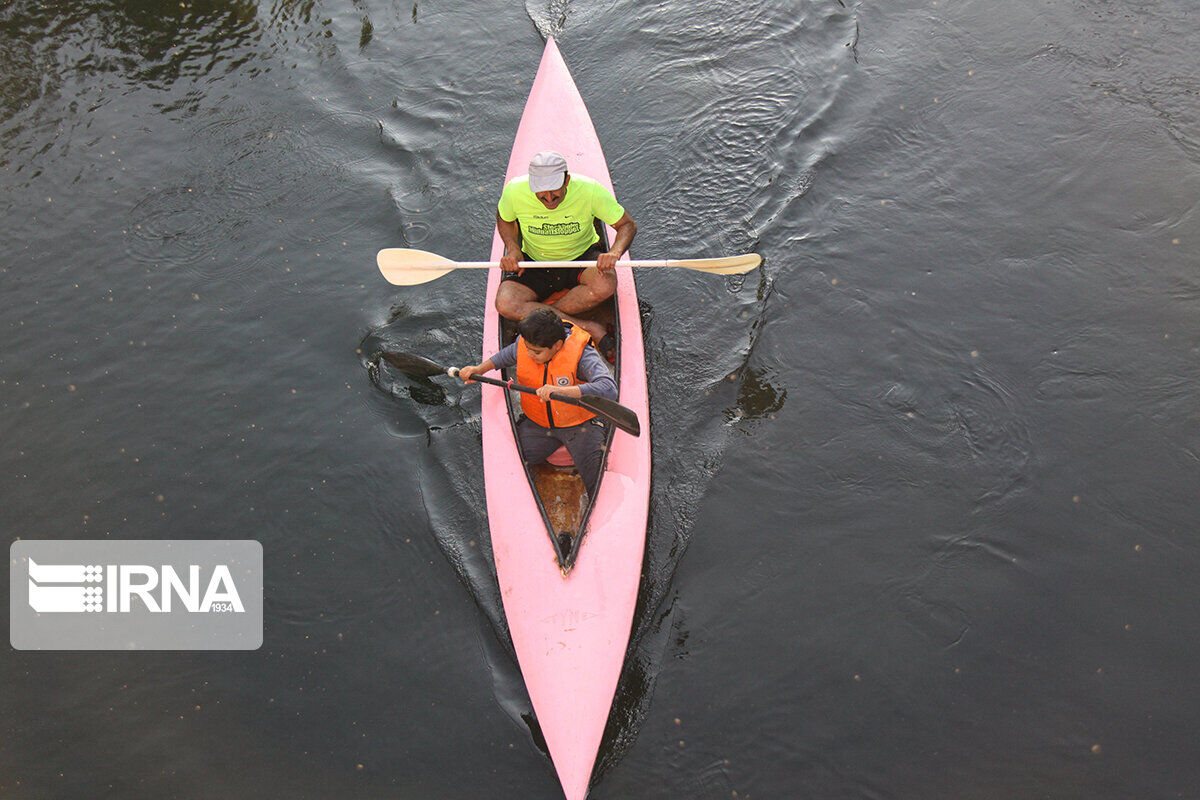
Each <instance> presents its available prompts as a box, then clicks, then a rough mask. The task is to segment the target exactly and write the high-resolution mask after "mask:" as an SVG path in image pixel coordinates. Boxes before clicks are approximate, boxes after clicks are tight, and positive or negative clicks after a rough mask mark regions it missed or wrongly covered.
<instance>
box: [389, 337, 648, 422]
mask: <svg viewBox="0 0 1200 800" xmlns="http://www.w3.org/2000/svg"><path fill="white" fill-rule="evenodd" d="M380 356H381V357H382V358H383V360H384V361H386V362H388V363H389V364H391V365H392V366H393V367H395V368H396V369H398V370H400V371H401V372H404V373H406V374H408V375H413V376H416V377H419V378H431V377H433V376H434V375H449V376H451V377H453V378H457V377H458V367H443V366H442V365H441V364H437V363H434V362H433V361H430V360H429V359H427V358H422V357H421V356H415V355H413V354H411V353H380ZM470 379H471V380H473V381H479V382H480V383H490V384H492V385H493V386H503V387H504V388H505V389H512V390H513V391H514V392H524V393H525V394H537V389H533V388H531V387H529V386H522V385H521V384H519V383H514V382H513V381H502V380H499V379H498V378H489V377H487V376H485V375H472V376H471V378H470ZM550 399H551V400H554V401H555V402H558V403H566V404H567V405H571V406H579V407H580V408H586V409H587V410H588V411H590V412H592V413H593V414H595V415H596V416H597V417H601V418H603V419H606V420H608V421H609V422H611V423H612V424H613V425H615V426H617V427H618V428H620V429H621V430H623V431H625V432H626V433H628V434H631V435H633V436H640V435H641V434H642V425H641V423H640V422H638V416H637V412H636V411H634V410H633V409H632V408H626V407H625V406H623V405H621V404H620V403H617V402H614V401H612V400H609V399H608V398H607V397H597V396H596V395H591V394H585V395H583V396H582V397H568V396H566V395H564V394H559V393H558V392H554V393H553V394H551V395H550Z"/></svg>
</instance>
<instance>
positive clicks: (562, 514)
mask: <svg viewBox="0 0 1200 800" xmlns="http://www.w3.org/2000/svg"><path fill="white" fill-rule="evenodd" d="M596 230H597V231H598V232H599V234H600V241H601V243H602V244H603V245H604V247H608V232H607V231H606V229H605V228H604V225H603V224H602V223H601V222H600V221H599V220H597V221H596ZM616 297H617V295H616V293H615V292H614V293H613V296H612V297H610V298H609V299H608V300H606V301H604V302H603V303H601V304H600V305H598V306H597V307H596V308H593V309H592V310H590V311H588V312H587V313H584V314H579V315H577V316H579V317H580V318H581V319H587V320H595V321H596V322H599V323H600V324H602V325H605V326H611V329H612V331H613V332H614V336H616V337H617V341H618V342H619V341H620V335H621V333H620V330H619V326H620V317H619V315H618V314H617V309H616ZM516 338H517V324H516V323H515V322H513V321H512V320H508V319H501V320H500V347H505V346H507V345H509V344H511V343H512V342H514V341H515V340H516ZM620 353H621V350H620V347H618V348H617V363H616V364H609V370H610V371H611V372H612V373H613V379H614V380H615V381H616V383H617V386H618V387H619V386H620V385H621V380H620V375H621V373H620V366H621V355H620ZM504 376H505V377H506V378H513V379H515V378H516V368H515V367H514V368H512V369H509V370H504ZM505 395H506V402H507V403H508V416H509V421H510V422H511V423H512V433H513V438H514V439H515V440H516V442H517V450H518V452H520V450H521V440H520V439H519V438H517V422H518V421H519V420H520V418H521V416H522V414H521V400H520V398H519V397H518V396H517V395H516V393H515V392H506V393H505ZM604 427H605V429H606V433H605V438H604V456H603V459H602V462H601V472H600V480H599V482H598V483H597V486H596V491H597V492H599V491H600V490H601V489H602V488H603V486H604V469H605V467H606V466H607V462H608V450H609V445H610V444H611V443H612V437H613V428H612V426H611V425H609V424H607V423H605V426H604ZM522 464H523V465H524V467H525V476H526V478H528V480H529V484H530V486H531V487H533V496H534V498H535V499H536V500H537V504H538V510H539V511H541V514H542V521H543V522H544V523H545V525H546V535H547V536H549V537H550V542H551V544H553V546H554V555H555V558H557V559H558V565H559V566H560V567H561V568H562V570H563V572H564V573H566V572H568V571H570V569H571V567H572V566H574V564H575V559H576V557H577V556H578V555H579V548H580V546H581V545H582V543H583V535H584V533H585V532H586V531H587V520H588V515H589V513H590V512H591V498H589V497H588V496H587V491H586V490H585V489H584V486H583V479H582V478H581V477H580V476H579V472H578V471H577V470H576V469H575V467H574V466H573V465H572V466H556V465H554V464H549V463H542V464H533V465H531V464H529V463H528V462H527V461H525V460H524V454H523V453H522Z"/></svg>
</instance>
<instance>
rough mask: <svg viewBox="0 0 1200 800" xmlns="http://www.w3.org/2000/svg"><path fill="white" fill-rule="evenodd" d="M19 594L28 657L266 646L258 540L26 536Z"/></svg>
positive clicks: (19, 629) (18, 546)
mask: <svg viewBox="0 0 1200 800" xmlns="http://www.w3.org/2000/svg"><path fill="white" fill-rule="evenodd" d="M9 593H10V596H9V623H10V624H9V638H10V640H11V642H12V646H13V647H15V648H16V649H18V650H255V649H258V648H259V647H261V646H262V640H263V551H262V545H261V544H259V543H258V542H256V541H254V540H250V539H211V540H209V539H203V540H201V539H187V540H167V539H140V540H125V541H112V540H105V541H95V540H85V539H71V540H32V539H23V540H21V541H18V542H14V543H13V544H12V546H11V547H10V548H9Z"/></svg>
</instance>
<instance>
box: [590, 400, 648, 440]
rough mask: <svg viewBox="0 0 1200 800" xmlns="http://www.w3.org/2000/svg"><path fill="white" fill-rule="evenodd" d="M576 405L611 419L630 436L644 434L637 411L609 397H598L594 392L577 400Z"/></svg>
mask: <svg viewBox="0 0 1200 800" xmlns="http://www.w3.org/2000/svg"><path fill="white" fill-rule="evenodd" d="M575 405H578V406H580V407H581V408H586V409H587V410H588V411H591V412H592V413H593V414H596V415H597V416H600V417H603V418H604V419H607V420H609V421H610V422H612V424H613V425H616V426H617V427H618V428H619V429H621V430H623V431H625V432H626V433H628V434H629V435H630V436H641V435H642V424H641V423H640V422H639V421H638V416H637V412H635V411H634V410H633V409H632V408H626V407H625V406H623V405H621V404H620V403H617V402H614V401H612V400H609V399H608V398H607V397H597V396H596V395H592V394H585V395H583V396H582V397H580V398H579V399H577V400H576V401H575Z"/></svg>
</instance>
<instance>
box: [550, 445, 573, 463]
mask: <svg viewBox="0 0 1200 800" xmlns="http://www.w3.org/2000/svg"><path fill="white" fill-rule="evenodd" d="M546 462H547V463H548V464H553V465H554V466H556V467H573V466H575V462H574V461H573V460H572V459H571V454H570V453H568V452H567V448H565V447H559V448H558V449H557V450H555V451H554V452H553V453H551V454H550V457H549V458H547V459H546Z"/></svg>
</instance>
